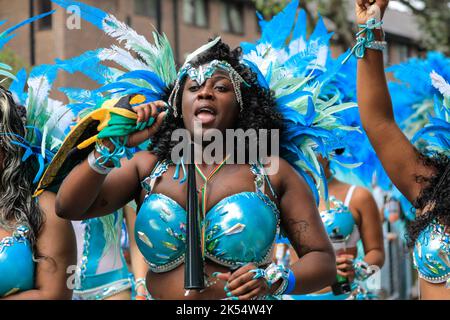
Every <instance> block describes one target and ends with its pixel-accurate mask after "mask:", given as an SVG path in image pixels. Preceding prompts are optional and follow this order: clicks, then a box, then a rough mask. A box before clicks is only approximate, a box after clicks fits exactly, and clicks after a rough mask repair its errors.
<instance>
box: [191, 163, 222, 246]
mask: <svg viewBox="0 0 450 320" xmlns="http://www.w3.org/2000/svg"><path fill="white" fill-rule="evenodd" d="M228 158H230V155H227V156H226V157H225V159H223V160H222V162H221V163H219V164H218V165H217V166H216V167H215V168H214V169H213V170H212V171H211V173H210V174H209V175H208V176H206V175H205V174H204V173H203V172H202V170H201V169H200V168H199V167H198V165H197V164H196V163H194V165H195V170H196V171H197V173H198V174H199V175H200V177H201V178H202V179H203V186H202V187H201V188H200V191H201V194H202V197H201V203H202V207H201V213H202V217H201V221H202V223H201V228H202V237H201V245H202V252H205V227H206V226H205V223H203V221H204V219H205V216H206V200H207V195H208V182H209V181H210V180H211V179H212V178H213V177H214V176H215V175H216V173H217V172H219V170H220V169H221V168H222V167H223V166H224V164H225V163H226V162H227V160H228Z"/></svg>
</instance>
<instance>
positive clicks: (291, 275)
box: [283, 269, 297, 294]
mask: <svg viewBox="0 0 450 320" xmlns="http://www.w3.org/2000/svg"><path fill="white" fill-rule="evenodd" d="M287 282H288V285H287V287H286V290H285V291H284V292H283V294H290V293H291V292H292V291H294V289H295V283H296V282H297V279H296V278H295V274H294V272H293V271H292V270H291V269H289V276H288V280H287Z"/></svg>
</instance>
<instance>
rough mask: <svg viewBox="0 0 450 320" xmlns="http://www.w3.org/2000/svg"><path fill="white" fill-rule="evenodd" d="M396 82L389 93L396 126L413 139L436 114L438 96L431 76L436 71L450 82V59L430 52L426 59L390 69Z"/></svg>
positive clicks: (413, 60)
mask: <svg viewBox="0 0 450 320" xmlns="http://www.w3.org/2000/svg"><path fill="white" fill-rule="evenodd" d="M386 71H388V72H392V73H393V76H394V78H395V80H394V81H390V82H389V91H390V94H391V97H392V103H393V106H394V114H395V119H396V121H397V123H398V124H399V126H400V128H401V129H402V131H403V132H404V133H405V134H406V136H407V137H408V138H409V139H411V138H412V137H413V136H414V135H415V134H416V133H417V132H418V131H419V130H420V129H422V128H423V127H424V126H425V124H426V123H427V122H428V118H427V115H428V114H433V113H434V99H435V98H434V97H435V96H436V95H437V94H439V91H438V89H437V88H435V87H434V86H433V85H432V82H431V78H430V73H431V72H433V71H435V72H437V73H438V74H439V75H440V76H442V77H443V78H444V79H450V58H448V57H446V56H444V55H443V54H442V53H440V52H429V53H428V54H427V56H426V58H424V59H423V58H412V59H409V60H408V61H406V62H404V63H401V64H398V65H395V66H392V67H390V68H387V70H386Z"/></svg>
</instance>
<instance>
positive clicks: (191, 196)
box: [184, 143, 205, 290]
mask: <svg viewBox="0 0 450 320" xmlns="http://www.w3.org/2000/svg"><path fill="white" fill-rule="evenodd" d="M187 181H188V192H187V203H186V206H187V213H188V215H187V222H186V231H187V234H186V244H187V247H186V257H185V261H184V288H185V289H187V290H190V289H194V290H201V289H204V288H205V277H204V265H203V257H202V248H201V245H200V236H201V233H200V219H199V215H198V197H197V184H196V182H195V165H194V143H191V161H190V163H189V164H188V180H187Z"/></svg>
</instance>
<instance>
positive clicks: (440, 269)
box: [413, 221, 450, 287]
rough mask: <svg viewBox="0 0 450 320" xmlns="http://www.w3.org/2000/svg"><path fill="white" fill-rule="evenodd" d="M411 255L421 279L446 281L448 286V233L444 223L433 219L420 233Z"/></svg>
mask: <svg viewBox="0 0 450 320" xmlns="http://www.w3.org/2000/svg"><path fill="white" fill-rule="evenodd" d="M413 257H414V265H415V267H416V269H417V271H418V273H419V276H420V277H421V278H422V279H424V280H426V281H428V282H431V283H442V282H446V281H447V284H448V285H449V286H448V287H450V234H449V233H448V231H447V232H445V226H444V225H442V224H440V223H437V222H436V221H434V222H433V223H431V224H430V225H428V226H427V227H426V228H425V229H424V230H423V231H422V232H421V233H420V235H419V237H418V238H417V241H416V245H415V247H414V253H413Z"/></svg>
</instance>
